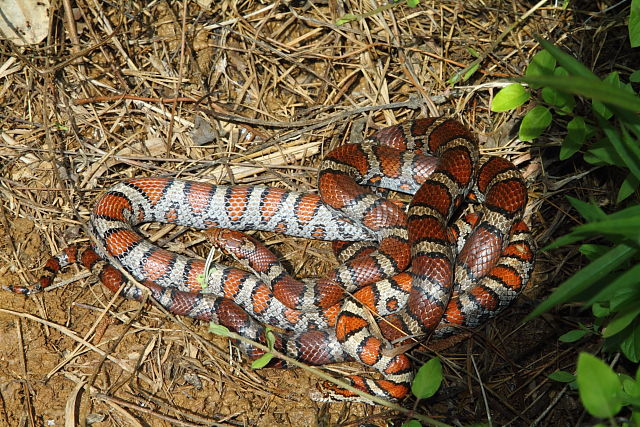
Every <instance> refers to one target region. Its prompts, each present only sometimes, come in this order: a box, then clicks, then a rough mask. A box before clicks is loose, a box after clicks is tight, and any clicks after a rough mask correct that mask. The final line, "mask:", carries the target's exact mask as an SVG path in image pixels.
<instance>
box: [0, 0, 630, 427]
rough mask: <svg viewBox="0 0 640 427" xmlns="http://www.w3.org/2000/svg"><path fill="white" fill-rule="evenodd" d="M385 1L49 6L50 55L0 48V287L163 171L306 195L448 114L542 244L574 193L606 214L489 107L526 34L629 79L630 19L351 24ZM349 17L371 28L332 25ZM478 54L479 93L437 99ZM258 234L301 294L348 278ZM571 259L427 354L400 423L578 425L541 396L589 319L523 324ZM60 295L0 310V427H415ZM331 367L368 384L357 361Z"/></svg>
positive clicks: (78, 237)
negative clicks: (500, 165) (134, 185)
mask: <svg viewBox="0 0 640 427" xmlns="http://www.w3.org/2000/svg"><path fill="white" fill-rule="evenodd" d="M207 3H210V4H207ZM374 3H376V2H359V1H352V0H344V1H334V0H329V1H322V0H321V1H275V2H260V1H251V0H247V1H239V2H236V1H226V0H223V1H219V2H206V1H204V0H203V1H200V2H196V1H191V2H187V1H184V2H170V1H157V2H135V1H134V2H118V1H116V2H90V1H89V2H86V1H78V2H75V3H74V5H73V6H74V8H73V10H67V11H65V9H64V8H63V7H62V5H59V6H60V7H59V8H58V9H53V10H52V12H51V20H50V29H49V36H48V37H47V38H46V39H45V40H44V41H42V42H41V43H40V44H37V45H29V46H22V47H20V46H17V45H14V44H13V43H11V42H9V41H6V40H0V47H1V50H0V105H1V106H2V109H1V110H0V130H1V133H0V165H1V167H2V169H1V170H2V173H1V174H0V191H1V192H2V199H1V203H0V206H1V211H0V219H1V221H0V236H2V238H1V239H0V259H1V261H0V282H1V283H0V285H3V286H6V285H24V284H28V283H33V282H34V281H35V280H36V279H37V278H38V277H39V275H40V272H41V267H42V266H43V264H44V262H45V261H46V259H47V258H48V257H49V256H51V254H54V253H57V252H59V251H60V250H61V249H63V248H64V247H66V246H67V245H69V244H74V243H86V242H87V241H88V237H87V234H86V233H85V230H84V228H83V227H84V225H85V224H86V221H87V219H88V216H89V212H90V210H91V206H92V203H93V202H94V201H95V199H96V198H97V197H98V196H99V195H100V194H101V192H102V191H103V190H104V189H106V188H108V187H109V186H111V185H113V184H114V183H116V182H118V181H120V180H123V179H126V178H131V177H139V176H155V175H162V176H176V177H183V178H191V179H196V180H202V181H208V182H213V183H242V184H262V185H276V186H280V187H283V188H287V189H295V190H301V191H309V192H315V191H316V183H315V180H316V176H317V167H318V164H319V162H320V159H321V158H322V155H323V154H324V153H326V152H327V151H328V150H330V149H332V148H333V147H335V146H337V145H340V144H342V143H345V142H349V141H351V140H354V139H355V140H357V139H358V137H359V135H360V136H361V135H362V134H370V133H371V132H373V130H375V129H379V128H381V127H384V126H387V125H391V124H395V123H398V122H401V121H403V120H407V119H410V118H415V117H420V116H433V115H450V116H454V117H456V118H458V119H459V120H461V121H462V122H464V123H465V124H466V125H467V126H469V127H470V128H471V129H472V130H473V131H474V132H476V133H477V135H478V137H479V140H480V143H481V149H482V152H483V154H492V155H501V156H505V157H507V158H509V159H510V160H511V161H513V162H514V163H515V164H516V165H518V166H519V167H520V169H521V170H522V172H523V175H524V176H525V178H526V180H527V183H528V185H529V196H530V205H529V207H528V209H527V221H528V222H529V223H530V224H531V226H532V229H533V230H534V235H535V236H536V237H535V238H536V243H537V245H538V246H540V247H542V246H544V245H546V244H548V243H549V242H551V241H552V240H553V239H554V238H555V237H557V236H559V235H561V234H563V233H564V232H566V231H567V230H568V228H569V227H570V226H572V225H573V224H575V223H576V219H575V218H574V217H573V216H571V214H570V212H569V207H568V204H567V202H566V199H565V198H564V196H565V195H566V194H573V195H576V194H580V195H583V196H584V194H588V193H589V192H590V191H595V190H597V191H598V192H599V194H600V195H601V198H600V200H601V201H602V205H603V206H606V205H607V204H610V203H611V198H612V196H611V195H612V194H615V191H614V190H613V189H614V186H613V184H611V179H610V177H608V176H599V175H598V174H597V173H593V174H588V175H586V176H583V175H581V174H580V172H581V171H582V170H583V168H584V165H581V164H577V163H575V162H560V161H558V160H557V154H558V147H559V142H560V139H559V138H560V137H559V136H558V135H556V134H555V133H554V131H552V132H550V133H549V134H546V135H545V136H544V137H543V138H540V139H539V140H537V141H534V142H533V143H524V142H522V141H519V140H518V139H517V137H516V135H517V132H516V129H517V127H516V125H517V123H518V120H519V118H521V117H522V115H523V113H524V112H523V111H515V112H510V113H501V114H495V113H491V112H490V111H489V106H490V102H491V98H492V96H493V95H494V94H495V92H496V91H497V90H498V89H499V88H501V87H503V86H504V85H506V84H507V81H506V80H505V78H506V77H509V76H517V75H521V74H522V73H523V70H524V68H525V67H526V64H527V63H528V61H529V60H530V58H531V56H532V55H533V54H535V52H537V51H538V49H539V47H538V45H537V43H536V42H535V40H534V39H533V35H534V34H540V35H541V36H543V37H545V38H547V39H550V40H552V41H554V42H556V43H558V44H560V45H562V46H564V47H565V48H566V49H567V50H569V51H570V52H571V53H572V54H574V55H575V56H577V57H578V58H579V59H581V60H582V61H584V62H585V63H586V64H587V65H588V66H589V67H592V68H593V69H594V71H595V72H596V73H598V74H599V75H605V74H606V73H608V72H610V71H612V70H614V69H616V67H617V65H616V64H623V63H626V61H628V60H629V59H628V57H627V56H626V55H627V54H626V53H624V51H623V49H622V48H621V47H620V45H622V42H620V40H622V39H623V35H624V31H625V27H624V17H625V14H627V13H628V10H625V9H624V8H623V7H613V8H611V9H607V8H608V7H610V6H615V5H614V3H615V2H613V1H611V2H608V1H603V2H570V4H571V6H570V7H569V8H567V9H561V8H554V7H552V6H549V5H547V4H545V5H542V7H541V5H540V4H538V5H536V4H535V3H534V2H505V1H500V0H490V1H482V2H481V1H467V2H459V1H444V2H436V1H423V2H421V4H420V5H419V6H418V7H417V8H409V7H407V6H406V5H404V4H399V5H396V6H394V7H384V8H383V9H384V10H381V11H378V12H376V13H373V14H371V15H370V16H361V15H362V14H365V13H367V12H370V11H371V10H372V5H373V4H374ZM596 3H597V4H596ZM380 4H381V5H382V2H380ZM185 10H186V15H185V13H184V12H185ZM529 12H530V13H529ZM346 14H354V15H359V16H360V18H361V19H358V20H354V21H351V22H348V23H346V24H344V25H342V26H337V25H336V24H335V23H336V21H337V20H338V19H339V18H341V17H343V16H345V15H346ZM72 23H73V24H72ZM602 28H606V32H602V31H599V30H598V29H602ZM616 46H617V47H616ZM477 58H478V59H479V63H480V67H479V69H478V71H477V72H476V73H475V74H473V75H472V76H471V78H470V79H469V80H467V81H465V82H458V83H457V84H455V85H453V86H451V85H449V84H447V80H448V79H449V78H450V77H452V76H453V75H454V74H455V73H457V72H460V71H461V70H463V69H464V68H465V67H466V66H469V65H471V64H472V62H473V61H474V60H476V59H477ZM3 64H4V66H3ZM636 68H637V66H636ZM143 230H144V233H145V234H147V235H149V236H153V239H155V240H157V241H158V242H160V243H161V244H163V245H165V246H167V247H169V248H171V249H172V250H174V251H178V252H182V253H185V254H189V255H192V256H201V257H202V256H206V254H207V253H208V250H209V246H208V244H206V243H203V240H204V239H203V237H202V235H201V234H200V233H199V232H197V231H192V230H183V229H180V228H178V227H174V226H167V225H159V224H151V225H148V226H144V227H143ZM256 236H257V237H258V238H260V239H261V240H262V241H264V242H266V243H268V244H269V245H270V247H272V248H273V249H274V250H275V251H276V252H277V253H278V254H280V255H281V256H282V257H283V259H284V260H285V261H286V263H287V265H288V266H289V267H290V268H291V271H293V272H294V273H295V274H296V275H297V276H300V277H305V276H318V275H321V274H323V273H324V272H327V271H329V270H330V269H331V268H332V267H334V266H335V265H336V262H335V261H334V259H333V257H332V255H331V248H330V245H329V244H328V243H325V242H309V241H306V240H304V239H293V238H288V237H285V236H281V235H278V234H273V233H257V234H256ZM582 262H583V260H582V259H581V258H580V257H579V256H578V255H577V254H576V249H575V248H565V249H560V250H556V251H551V252H540V253H539V255H538V259H537V265H536V273H535V275H534V277H533V279H532V281H531V283H530V286H529V288H528V289H527V291H526V292H525V295H523V296H522V297H521V298H520V299H519V300H518V302H517V303H516V304H515V305H514V306H513V308H510V309H509V310H507V312H506V313H504V314H503V315H501V316H500V317H499V318H498V319H496V320H494V321H491V322H489V323H488V324H487V325H485V326H483V327H481V328H479V329H478V330H474V331H467V332H465V333H463V334H461V335H460V336H457V337H454V338H452V339H448V340H445V341H441V342H427V343H424V345H423V346H422V347H420V348H418V349H416V350H415V351H414V352H413V353H412V357H414V358H415V360H416V363H419V362H420V361H425V360H427V359H429V358H431V357H433V356H438V357H440V358H441V360H442V362H443V365H444V368H445V380H444V383H443V386H442V388H441V389H440V391H439V392H438V393H437V394H436V396H434V397H433V398H431V399H428V400H427V401H420V402H417V403H416V402H415V400H412V399H407V400H406V401H404V402H402V405H403V406H404V407H405V408H409V409H414V410H415V411H416V412H417V413H419V414H422V415H425V416H429V417H432V418H434V419H436V420H438V421H440V422H443V423H447V424H452V425H469V424H473V423H479V422H484V423H492V424H493V425H515V426H529V425H550V426H558V425H580V424H582V423H588V422H589V420H588V418H586V417H585V414H584V413H583V410H582V408H581V406H580V403H579V400H578V398H577V395H576V392H575V391H574V390H571V389H570V388H569V387H568V386H566V385H564V384H560V383H557V382H554V381H551V380H549V379H548V378H547V375H548V374H549V373H551V372H553V371H555V370H557V369H565V370H569V371H571V370H572V369H573V366H574V365H573V364H574V361H575V358H576V354H577V351H579V348H577V347H576V346H568V345H565V344H562V343H560V342H558V340H557V338H558V337H559V336H560V335H561V334H563V333H564V332H566V331H568V330H570V329H573V328H574V327H575V326H576V325H577V323H578V322H579V321H581V320H584V321H585V322H588V321H589V317H588V313H582V312H578V311H576V310H574V309H573V308H572V307H568V308H566V309H563V310H561V311H556V312H554V313H550V314H548V315H545V316H543V317H540V318H538V319H534V320H532V321H530V322H528V323H523V322H522V319H523V318H524V317H525V316H526V314H527V313H529V312H530V311H531V310H532V308H533V307H534V306H535V305H536V304H537V302H539V300H540V299H541V298H543V297H544V296H546V295H548V293H549V292H550V290H552V289H553V288H554V287H555V286H557V285H558V284H559V283H561V282H562V280H564V279H565V278H566V277H568V276H569V275H570V274H572V273H573V272H574V271H575V270H576V269H577V268H578V267H579V266H580V265H581V264H582ZM58 281H61V282H62V284H66V285H65V286H60V287H57V288H55V289H52V290H48V291H47V292H44V293H40V294H37V295H33V296H29V297H25V296H21V295H15V294H12V293H9V292H0V329H1V331H2V335H1V338H2V339H0V424H1V425H7V426H20V425H28V426H32V425H35V426H40V425H47V426H62V425H65V422H67V423H68V424H66V425H74V423H76V422H81V421H78V420H87V423H90V424H92V425H95V426H128V425H149V426H168V425H187V426H192V425H232V426H245V425H247V426H249V425H252V426H253V425H255V426H272V425H293V426H316V425H318V426H329V425H331V426H334V425H344V426H347V425H380V426H382V425H399V424H401V423H402V422H403V421H405V420H406V419H407V418H406V415H403V414H401V413H399V412H397V411H394V410H391V409H388V408H385V407H382V406H370V405H366V404H362V403H331V404H328V403H318V402H314V401H312V400H311V399H310V398H309V392H310V391H311V390H314V389H315V387H316V384H317V383H318V382H319V381H320V380H319V379H318V378H316V377H314V376H313V375H311V374H309V373H308V372H306V371H304V370H299V369H292V370H274V369H265V370H258V371H254V370H251V369H250V367H249V364H248V363H247V362H246V361H244V360H243V358H242V356H241V355H240V354H239V353H238V350H237V349H236V348H235V347H234V346H232V345H231V344H229V342H228V341H227V340H226V339H224V338H221V337H217V336H214V335H212V334H210V333H209V332H207V325H203V324H200V323H198V322H196V321H193V320H190V319H184V318H181V319H176V318H175V317H173V316H171V315H169V314H168V313H165V312H163V311H162V310H160V309H159V308H157V307H156V306H155V305H153V304H151V303H150V302H149V303H146V304H144V303H139V302H132V301H123V300H121V299H119V298H114V297H113V295H112V294H111V293H110V292H109V291H108V290H106V289H104V288H103V287H102V286H101V284H100V283H98V282H97V280H96V278H95V277H93V276H91V275H90V274H88V273H87V272H85V271H84V270H83V269H81V268H76V267H73V268H69V269H67V270H65V273H64V274H61V275H60V276H59V278H58ZM58 281H57V282H58ZM581 316H584V318H582V317H581ZM595 345H597V343H596V342H595V341H594V342H589V341H587V342H583V343H581V346H582V347H581V348H583V349H586V350H588V349H589V348H590V346H595ZM326 370H327V372H331V373H333V374H334V375H336V376H340V375H343V374H345V373H354V372H360V373H365V374H368V372H367V370H366V369H364V368H362V367H361V366H359V365H357V364H341V365H338V366H329V367H326Z"/></svg>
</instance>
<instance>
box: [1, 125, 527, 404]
mask: <svg viewBox="0 0 640 427" xmlns="http://www.w3.org/2000/svg"><path fill="white" fill-rule="evenodd" d="M318 189H319V193H320V194H319V195H314V194H303V193H297V192H292V191H285V190H282V189H279V188H273V187H263V186H225V185H212V184H205V183H197V182H191V181H185V180H180V179H174V178H159V177H150V178H135V179H131V180H128V181H123V182H120V183H118V184H116V185H115V186H113V187H112V188H110V189H109V190H107V191H106V192H105V193H104V194H103V195H102V196H101V197H100V198H99V199H98V201H97V202H96V204H95V206H94V208H93V211H92V214H91V219H90V222H89V229H90V232H91V235H92V237H93V239H94V241H95V244H94V246H93V248H89V249H86V250H82V251H78V249H77V248H76V247H70V248H67V249H66V250H64V251H63V252H62V253H61V254H60V255H58V256H55V257H53V258H51V259H50V260H49V261H48V262H47V264H46V266H45V274H44V275H43V277H42V278H41V279H40V282H39V283H37V284H35V285H30V286H14V287H10V290H12V291H14V292H16V293H23V294H31V293H35V292H38V291H40V290H42V289H43V288H44V287H46V286H48V285H50V284H51V282H52V280H53V277H54V275H55V274H56V273H57V272H58V271H59V270H60V269H61V268H63V267H64V266H66V265H67V264H69V263H72V262H76V261H79V262H82V264H84V265H85V266H87V267H88V268H90V269H91V270H92V271H93V272H94V273H95V274H97V275H98V276H99V277H100V279H101V281H102V282H103V284H105V285H106V286H107V287H108V288H109V289H111V290H113V291H117V290H118V289H119V288H120V287H121V286H122V285H124V286H125V287H124V289H122V290H121V293H122V295H123V296H125V297H127V298H133V299H140V298H141V297H142V293H141V290H140V289H138V288H137V287H135V286H132V285H129V284H127V283H126V280H125V279H124V277H123V275H122V273H121V272H120V271H119V270H118V269H117V268H116V267H115V266H121V267H122V268H124V269H125V270H127V271H128V272H129V273H130V274H131V275H133V276H134V277H135V278H136V279H137V280H139V281H141V282H142V283H143V284H144V285H145V286H147V287H148V288H149V289H150V290H151V295H152V297H153V298H155V299H156V300H158V301H159V302H160V303H161V304H162V305H163V306H165V307H166V308H168V309H169V310H170V311H172V312H173V313H175V314H179V315H185V316H190V317H193V318H196V319H202V320H207V321H212V322H215V323H218V324H221V325H224V326H226V327H227V328H229V329H230V330H232V331H234V332H237V333H239V334H241V335H243V336H246V337H248V338H251V339H254V340H256V341H259V342H265V325H270V326H275V327H278V328H281V329H282V332H280V333H276V334H275V337H276V343H275V348H276V349H277V350H279V351H281V352H284V353H286V354H287V355H289V356H291V357H294V358H297V359H298V360H301V361H303V362H306V363H309V364H314V365H324V364H328V363H335V362H340V361H346V360H356V361H359V362H360V363H362V364H364V365H366V366H369V367H372V368H374V369H375V370H377V371H379V372H380V373H381V377H382V378H380V379H370V378H364V377H362V376H351V377H349V378H347V380H348V381H349V382H350V383H351V384H352V385H353V386H355V387H357V388H359V389H361V390H363V391H366V392H368V393H371V394H373V395H376V396H380V397H383V398H386V399H391V400H397V399H401V398H403V397H405V396H406V395H407V394H408V393H409V389H410V381H411V379H412V375H413V373H412V366H411V363H410V361H409V358H408V357H407V355H406V354H404V353H400V354H394V353H393V352H390V351H388V350H389V348H388V347H389V344H388V342H394V344H395V345H401V344H404V343H406V342H407V341H408V338H407V337H409V336H410V337H421V336H427V335H433V336H445V335H448V334H451V333H453V332H455V331H456V330H458V329H459V328H460V327H475V326H478V325H479V324H481V323H482V322H484V321H486V320H487V319H488V318H491V317H493V316H495V315H496V314H497V313H499V312H500V311H501V310H502V309H503V308H504V307H506V306H507V305H509V304H510V303H511V302H512V301H513V300H514V299H515V297H516V296H517V295H518V294H519V293H520V292H521V291H522V289H523V288H524V287H525V286H526V284H527V282H528V281H529V278H530V276H531V272H532V270H533V262H534V246H533V242H532V237H531V233H530V231H529V229H528V228H527V226H526V225H525V223H524V222H523V221H522V216H523V213H524V209H525V207H526V204H527V189H526V185H525V183H524V180H523V178H522V176H521V175H520V173H519V171H518V170H517V169H516V167H515V166H514V165H513V164H512V163H511V162H509V161H507V160H505V159H503V158H500V157H489V158H488V159H486V160H484V161H480V159H479V153H478V144H477V141H476V139H475V137H474V136H473V135H472V134H471V133H470V132H469V131H468V130H467V129H466V128H465V127H464V126H463V125H462V124H460V123H459V122H457V121H455V120H453V119H448V118H427V119H417V120H412V121H407V122H404V123H402V124H398V125H395V126H390V127H387V128H384V129H381V130H379V131H378V132H376V133H375V134H373V135H372V136H370V137H369V138H367V139H366V140H365V141H364V142H363V143H360V144H346V145H342V146H339V147H338V148H336V149H334V150H333V151H331V152H329V153H328V154H327V155H326V157H325V158H324V160H323V162H322V164H321V167H320V173H319V177H318ZM378 189H381V190H378ZM386 190H393V191H397V192H402V193H407V194H410V195H412V199H411V202H410V203H409V205H408V207H406V206H404V205H403V204H402V203H400V202H396V201H392V200H390V199H388V198H387V197H385V195H386V193H385V191H386ZM465 200H473V201H475V202H477V203H478V204H479V209H478V210H477V212H475V213H472V214H469V215H467V216H465V217H464V218H463V219H462V220H458V221H457V222H455V224H451V223H452V218H453V217H454V214H455V213H457V212H458V211H459V210H460V209H459V208H460V206H461V205H462V204H463V202H464V201H465ZM145 222H160V223H174V224H179V225H184V226H188V227H194V228H198V229H204V230H208V231H207V232H206V233H207V235H208V237H209V238H210V240H211V241H212V242H213V243H214V244H215V245H217V246H218V247H220V248H221V249H222V250H223V251H225V252H227V253H230V254H232V255H233V256H234V257H235V258H236V259H238V260H239V261H240V262H241V263H243V264H244V265H245V266H247V267H248V269H249V270H251V272H248V271H246V270H242V269H237V268H233V267H229V266H225V265H222V264H213V265H212V267H211V269H210V271H209V273H208V275H207V280H206V283H205V284H204V285H203V282H202V280H201V278H202V275H203V273H204V268H205V264H204V261H203V260H200V259H195V258H189V257H186V256H184V255H180V254H176V253H173V252H170V251H167V250H164V249H162V248H159V247H157V246H155V245H154V244H153V243H151V242H150V241H148V240H146V239H145V238H144V237H143V236H141V235H140V234H139V233H138V232H137V231H136V229H135V227H136V226H137V225H139V224H141V223H145ZM242 230H263V231H275V232H280V233H283V234H286V235H290V236H297V237H305V238H310V239H321V240H329V241H333V242H334V244H333V245H334V250H335V252H336V254H337V257H338V259H339V261H340V262H341V264H340V265H339V266H338V267H337V268H336V269H335V270H333V271H332V272H330V273H329V274H328V275H326V276H324V277H321V278H318V279H312V280H311V279H307V280H303V281H300V280H297V279H295V278H293V277H291V276H289V274H288V273H287V272H286V270H285V269H284V268H283V267H282V266H281V265H280V263H279V262H278V260H277V258H276V257H275V256H274V255H273V254H272V253H271V252H270V251H269V250H268V249H267V248H266V247H264V245H262V243H261V242H259V241H257V240H255V239H253V238H251V237H249V236H247V235H245V234H243V233H240V232H239V231H242ZM346 295H350V297H345V296H346ZM369 312H372V313H374V314H375V316H376V318H377V323H378V326H377V328H373V329H372V328H371V326H370V323H369V319H370V317H371V316H370V314H369ZM240 345H241V348H242V350H243V351H244V352H245V353H247V354H248V355H249V357H251V358H255V357H258V356H260V355H261V354H262V352H261V351H260V350H258V349H256V348H254V347H252V346H250V345H244V344H240ZM313 397H314V398H316V399H318V400H357V399H360V398H359V397H358V396H357V395H356V394H354V393H352V392H350V391H347V390H344V389H342V388H339V387H337V386H334V385H333V384H331V383H323V384H322V385H321V386H319V390H318V391H317V392H316V393H314V396H313Z"/></svg>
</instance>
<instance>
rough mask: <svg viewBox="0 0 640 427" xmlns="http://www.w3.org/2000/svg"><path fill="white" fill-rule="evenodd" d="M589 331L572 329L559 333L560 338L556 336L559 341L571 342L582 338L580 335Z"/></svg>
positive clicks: (582, 335)
mask: <svg viewBox="0 0 640 427" xmlns="http://www.w3.org/2000/svg"><path fill="white" fill-rule="evenodd" d="M589 333H590V332H589V331H586V330H584V329H574V330H572V331H569V332H567V333H565V334H562V335H560V338H558V340H559V341H560V342H566V343H572V342H576V341H578V340H580V339H582V337H584V336H585V335H587V334H589Z"/></svg>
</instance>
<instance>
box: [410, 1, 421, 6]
mask: <svg viewBox="0 0 640 427" xmlns="http://www.w3.org/2000/svg"><path fill="white" fill-rule="evenodd" d="M419 3H420V0H407V6H409V7H417V6H418V4H419Z"/></svg>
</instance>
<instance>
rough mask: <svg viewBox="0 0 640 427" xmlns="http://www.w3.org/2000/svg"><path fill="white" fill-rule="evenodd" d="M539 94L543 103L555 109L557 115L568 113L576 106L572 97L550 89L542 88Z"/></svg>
mask: <svg viewBox="0 0 640 427" xmlns="http://www.w3.org/2000/svg"><path fill="white" fill-rule="evenodd" d="M541 94H542V99H543V100H544V102H546V103H547V104H549V105H551V106H553V107H555V110H556V111H557V112H558V113H563V114H564V113H570V112H571V111H572V110H573V107H575V105H576V101H575V99H574V97H573V95H571V94H569V93H565V92H560V91H558V90H556V89H552V88H550V87H545V88H543V89H542V92H541Z"/></svg>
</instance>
